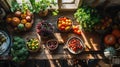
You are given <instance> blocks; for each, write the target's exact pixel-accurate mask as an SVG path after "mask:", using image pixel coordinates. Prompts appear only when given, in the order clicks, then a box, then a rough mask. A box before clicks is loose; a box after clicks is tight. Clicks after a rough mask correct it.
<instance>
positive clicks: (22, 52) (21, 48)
mask: <svg viewBox="0 0 120 67" xmlns="http://www.w3.org/2000/svg"><path fill="white" fill-rule="evenodd" d="M28 54H29V53H28V50H27V48H26V44H25V40H24V39H22V38H20V37H18V36H15V37H14V38H13V45H12V47H11V55H12V60H13V61H15V62H23V61H25V60H26V59H27V57H28Z"/></svg>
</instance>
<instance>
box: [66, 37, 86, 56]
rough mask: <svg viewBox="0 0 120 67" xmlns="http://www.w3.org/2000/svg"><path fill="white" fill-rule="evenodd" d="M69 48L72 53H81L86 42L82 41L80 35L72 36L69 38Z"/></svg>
mask: <svg viewBox="0 0 120 67" xmlns="http://www.w3.org/2000/svg"><path fill="white" fill-rule="evenodd" d="M66 45H67V48H68V50H69V51H70V52H71V53H72V54H79V53H81V52H82V51H83V50H84V48H85V46H84V43H83V41H82V39H81V38H79V37H78V36H71V37H70V38H69V39H68V40H67V43H66Z"/></svg>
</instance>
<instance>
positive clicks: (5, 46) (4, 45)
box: [0, 30, 11, 55]
mask: <svg viewBox="0 0 120 67" xmlns="http://www.w3.org/2000/svg"><path fill="white" fill-rule="evenodd" d="M0 35H1V36H2V37H4V38H5V39H6V40H5V42H3V43H1V45H0V55H2V54H3V53H5V52H6V51H7V49H8V48H9V47H10V44H11V39H10V37H9V35H8V34H7V33H6V32H5V31H2V30H0Z"/></svg>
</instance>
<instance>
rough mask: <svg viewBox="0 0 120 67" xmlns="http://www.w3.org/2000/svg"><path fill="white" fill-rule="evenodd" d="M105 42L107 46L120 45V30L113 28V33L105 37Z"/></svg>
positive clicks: (116, 46) (117, 46)
mask: <svg viewBox="0 0 120 67" xmlns="http://www.w3.org/2000/svg"><path fill="white" fill-rule="evenodd" d="M104 43H105V44H106V45H107V46H113V47H115V48H119V47H120V30H119V29H112V31H111V33H108V34H106V35H105V37H104Z"/></svg>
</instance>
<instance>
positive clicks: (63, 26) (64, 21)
mask: <svg viewBox="0 0 120 67" xmlns="http://www.w3.org/2000/svg"><path fill="white" fill-rule="evenodd" d="M57 27H58V29H59V30H60V31H69V30H70V29H71V28H72V20H71V19H69V18H67V17H60V18H59V19H58V21H57Z"/></svg>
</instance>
